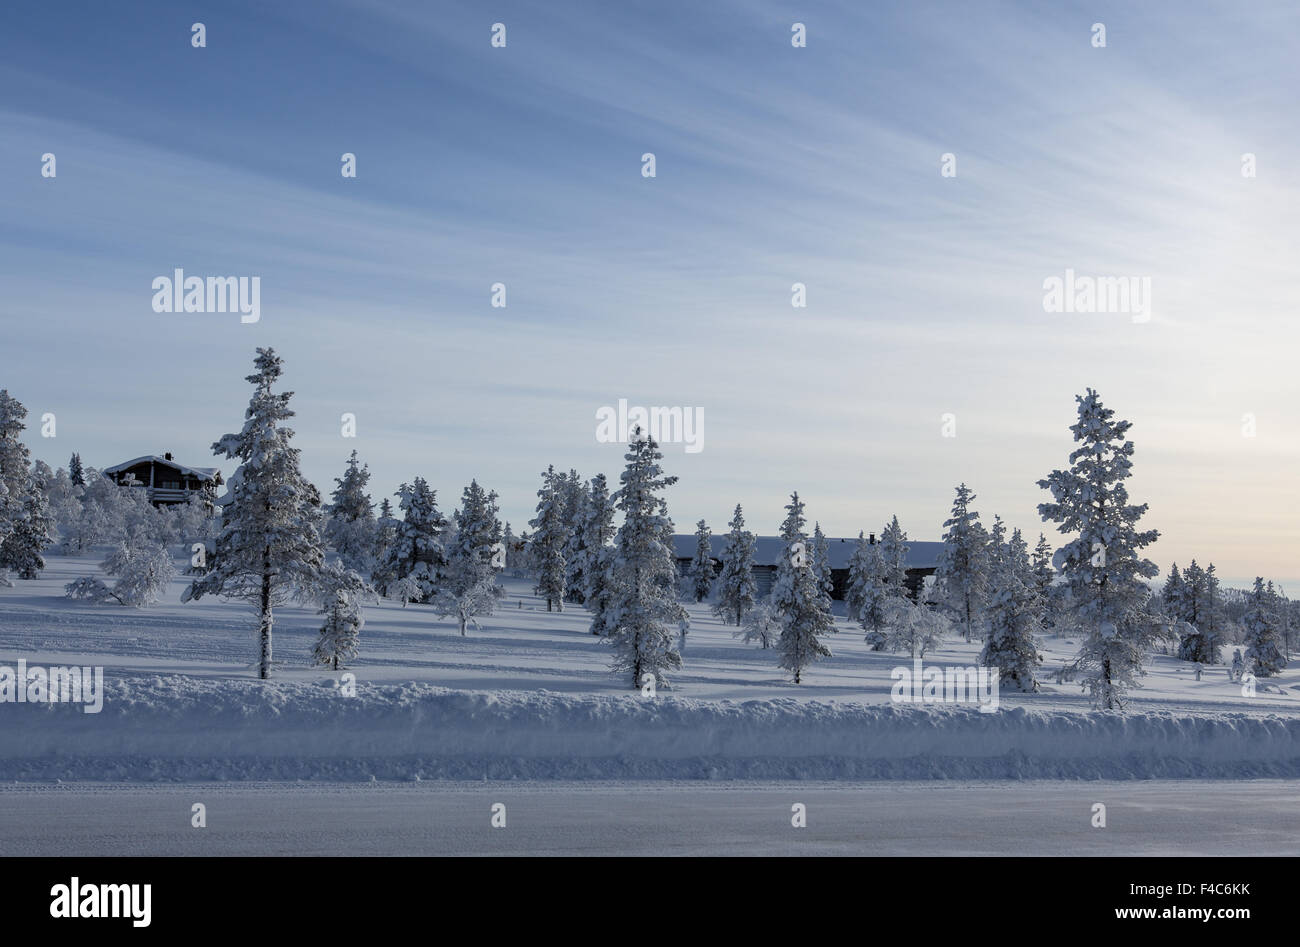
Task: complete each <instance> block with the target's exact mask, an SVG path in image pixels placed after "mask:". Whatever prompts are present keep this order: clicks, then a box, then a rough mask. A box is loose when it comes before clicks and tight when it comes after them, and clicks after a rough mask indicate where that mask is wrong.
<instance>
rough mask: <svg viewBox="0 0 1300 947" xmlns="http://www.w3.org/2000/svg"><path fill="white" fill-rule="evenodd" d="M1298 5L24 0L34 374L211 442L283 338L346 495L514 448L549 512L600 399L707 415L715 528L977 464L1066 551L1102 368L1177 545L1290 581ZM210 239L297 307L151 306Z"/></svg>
mask: <svg viewBox="0 0 1300 947" xmlns="http://www.w3.org/2000/svg"><path fill="white" fill-rule="evenodd" d="M194 22H203V23H204V24H205V26H206V28H207V46H206V48H203V49H195V48H193V47H192V46H191V45H190V25H191V24H192V23H194ZM494 22H503V23H505V24H506V29H507V46H506V47H505V48H504V49H495V48H492V47H491V45H490V43H489V39H490V33H491V25H492V23H494ZM794 22H803V23H804V24H806V27H807V34H808V46H807V48H804V49H795V48H792V47H791V45H790V26H791V24H792V23H794ZM1095 22H1103V23H1105V25H1106V32H1107V46H1106V48H1104V49H1097V48H1093V46H1092V45H1091V42H1090V38H1091V35H1092V34H1091V26H1092V24H1093V23H1095ZM1298 33H1300V9H1298V8H1296V7H1295V5H1294V4H1291V3H1252V4H1250V5H1249V6H1248V7H1235V6H1233V5H1229V4H1195V3H1177V4H1175V3H1145V4H1141V5H1135V4H1131V3H1087V4H1072V3H1052V4H1042V3H1029V2H1026V3H1007V4H997V3H958V2H946V3H916V2H907V3H873V4H871V5H870V6H869V7H868V6H865V5H862V4H855V3H845V4H829V3H798V4H786V3H770V4H769V3H729V2H710V3H706V4H700V3H675V2H656V3H653V4H651V3H626V4H597V3H586V4H572V3H564V2H556V3H547V4H537V3H535V2H529V3H508V2H506V3H493V4H488V5H485V4H475V3H463V4H437V5H435V4H428V3H365V2H355V3H354V2H335V0H324V2H319V0H313V2H310V3H292V2H288V3H275V4H265V3H247V4H246V3H238V2H222V3H208V4H205V3H194V4H184V5H178V4H175V3H133V4H121V5H112V6H108V5H103V4H99V3H84V4H58V5H53V6H52V5H48V4H47V5H43V6H38V5H31V4H27V5H9V6H7V7H6V8H5V9H4V11H3V12H0V172H2V173H3V182H4V183H3V185H2V186H0V248H2V252H0V281H2V282H3V286H4V292H3V293H2V294H0V319H3V325H4V331H3V335H2V336H0V338H3V339H4V346H3V354H0V386H3V387H7V388H8V389H9V390H10V392H11V394H13V395H14V396H15V397H17V398H19V399H20V400H22V401H23V402H24V403H25V404H26V405H27V406H28V408H29V410H30V411H31V412H32V415H33V419H35V418H38V417H39V416H40V415H41V414H42V413H44V412H47V411H50V412H54V413H55V414H56V417H57V419H58V420H57V423H58V427H57V437H56V438H53V439H42V438H40V437H38V436H36V433H35V431H32V432H31V433H32V435H33V436H32V437H31V438H30V439H29V440H30V443H31V446H32V448H33V451H34V453H35V454H36V455H37V456H39V457H41V458H43V459H45V460H47V461H48V462H50V463H51V464H65V463H66V461H67V457H68V455H69V454H70V453H71V452H72V451H73V450H76V451H79V452H80V453H81V455H82V457H83V459H84V460H85V461H86V462H87V463H89V464H93V465H97V466H106V465H108V464H112V463H116V462H119V461H121V460H124V459H127V458H129V457H133V456H136V455H139V454H144V453H152V452H162V451H164V450H171V451H173V452H174V453H175V454H176V455H177V456H178V457H180V458H182V459H183V460H185V461H187V462H189V463H191V464H196V465H203V464H210V463H218V462H217V461H213V460H209V459H208V458H209V457H210V456H211V455H210V450H209V445H210V444H211V442H212V441H213V440H215V439H216V438H217V437H218V436H220V435H221V434H223V433H225V432H226V431H229V430H234V429H237V427H238V426H239V424H240V423H241V422H242V412H243V408H244V405H245V404H246V402H247V396H248V385H247V384H246V383H245V382H244V381H243V376H244V375H246V374H247V373H248V371H249V370H250V369H251V360H252V356H253V349H254V347H255V346H258V345H273V346H274V347H275V348H276V349H277V350H278V351H279V352H280V354H281V355H282V356H283V357H284V359H285V362H286V381H287V384H288V386H289V387H290V388H292V389H293V390H295V391H296V392H297V395H296V396H295V400H294V403H295V407H296V409H297V410H298V412H299V414H298V417H297V419H296V424H295V429H296V430H297V432H298V436H297V443H298V445H299V446H300V447H301V448H302V450H303V463H304V468H305V470H306V472H307V473H308V475H309V476H310V477H312V479H313V480H315V481H316V482H317V483H318V484H319V485H321V487H322V488H323V489H325V490H326V491H328V489H329V488H330V487H332V482H333V481H332V478H333V477H335V476H337V475H338V474H339V473H340V472H341V470H342V467H343V464H344V462H345V460H346V458H347V456H348V454H349V452H350V451H351V450H352V449H353V448H354V447H355V448H356V449H357V450H358V451H359V453H360V455H361V457H362V459H363V460H365V461H366V462H368V463H369V465H370V467H371V469H372V471H373V473H374V480H373V482H372V486H373V487H374V488H375V490H374V492H375V495H376V499H378V497H379V496H380V495H382V494H387V493H389V492H391V491H392V490H393V489H394V488H395V487H396V485H397V484H398V483H399V482H400V481H402V480H409V479H411V478H413V477H414V476H416V475H420V476H424V477H425V478H427V479H428V480H429V481H430V482H431V484H432V485H434V486H435V487H436V488H437V489H438V491H439V498H440V505H441V506H442V508H443V509H444V510H445V511H448V512H449V511H450V509H451V508H452V507H453V506H454V505H455V502H456V499H457V498H458V497H459V494H460V490H461V488H462V487H463V485H464V484H465V483H467V482H468V481H469V479H470V478H471V477H477V478H478V479H479V480H480V482H482V483H484V484H486V485H489V486H491V487H492V488H494V489H496V490H497V491H498V492H499V493H501V495H502V504H503V513H504V515H505V516H506V517H507V518H509V519H510V520H511V521H512V523H513V525H514V526H515V529H516V531H518V530H519V529H520V528H522V527H523V525H524V521H526V520H527V518H528V517H529V515H530V513H531V508H532V505H533V502H534V496H533V494H534V491H535V490H536V487H537V480H538V476H537V475H538V472H539V471H541V470H542V469H544V468H545V467H546V465H547V464H549V463H554V464H555V465H556V466H557V467H563V468H565V469H567V468H569V467H575V468H577V469H578V470H579V471H581V472H582V473H583V474H584V475H590V474H592V473H595V472H597V471H604V472H606V473H607V474H608V475H610V476H611V478H616V476H617V473H618V470H619V468H620V467H621V465H622V460H621V454H622V451H621V449H620V448H619V447H618V446H617V445H609V444H601V443H597V441H596V439H595V437H594V430H595V412H596V410H597V409H598V408H599V407H601V406H603V405H614V404H616V403H617V401H618V399H619V398H627V399H628V400H629V402H631V403H632V404H642V405H681V406H687V407H699V408H702V409H703V412H704V416H705V431H704V437H705V440H704V450H702V451H701V452H699V453H694V454H687V453H685V452H684V451H683V449H682V447H681V445H667V446H666V454H667V456H666V459H665V466H666V468H667V470H668V472H670V473H675V474H678V475H679V476H680V477H681V482H680V483H679V484H678V485H677V486H676V487H674V488H673V489H672V491H671V493H670V496H669V500H670V508H671V511H672V513H673V515H674V517H675V519H676V520H677V522H678V524H679V528H681V529H682V530H683V531H685V530H687V529H688V528H689V525H690V524H693V523H694V522H695V521H696V520H698V519H699V518H701V517H703V518H705V519H707V520H708V521H709V523H710V524H711V525H712V526H713V527H714V529H715V530H722V529H724V528H725V522H726V520H727V518H728V517H729V515H730V511H731V509H732V507H733V506H734V505H735V503H737V502H740V503H743V504H744V506H745V509H746V512H747V514H748V518H749V524H750V527H751V528H753V529H756V530H757V531H759V532H763V533H771V532H775V531H776V528H777V526H778V524H779V523H780V520H781V518H782V515H783V511H782V506H783V504H784V503H785V502H786V499H785V498H786V496H787V495H788V493H789V491H790V490H792V489H798V490H799V492H800V494H801V495H802V496H804V497H805V499H806V500H807V501H808V504H809V507H808V512H809V515H810V517H812V518H814V519H817V520H820V521H821V523H822V525H823V527H824V528H825V529H826V531H827V533H828V534H831V535H848V534H854V535H855V534H856V532H857V531H858V530H859V529H866V530H868V531H873V530H874V531H877V532H878V531H879V529H880V527H881V525H882V524H883V522H884V521H885V520H886V519H887V518H888V517H889V516H890V515H891V514H893V513H897V514H898V516H899V518H900V520H901V522H902V523H903V526H904V528H906V529H907V530H908V531H909V533H910V534H911V535H912V537H913V538H916V539H927V540H928V539H937V538H938V537H939V534H940V531H941V526H940V524H941V523H942V521H943V519H944V518H945V516H946V512H947V509H948V507H949V505H950V502H951V498H952V489H953V486H954V485H955V484H956V483H957V482H958V481H962V480H964V481H966V482H967V483H969V484H970V485H971V486H972V487H973V488H974V489H975V490H976V492H977V494H978V495H979V500H978V501H977V504H976V505H977V507H978V509H979V510H980V511H981V512H982V513H983V514H984V516H985V518H986V519H991V517H992V514H993V513H994V512H999V513H1001V514H1002V516H1003V517H1004V518H1005V519H1006V520H1007V521H1008V522H1009V523H1010V524H1011V525H1013V526H1020V527H1022V528H1024V529H1025V530H1026V531H1027V532H1028V533H1029V534H1030V536H1031V541H1032V538H1034V537H1036V536H1037V533H1038V531H1039V530H1040V529H1041V528H1043V527H1042V524H1041V523H1040V521H1039V520H1038V517H1037V515H1036V512H1035V510H1036V506H1037V504H1038V503H1039V502H1041V501H1042V500H1043V499H1045V498H1046V495H1045V493H1044V491H1041V490H1040V489H1038V488H1037V487H1036V486H1035V482H1036V481H1037V479H1039V478H1040V477H1042V476H1044V475H1046V474H1047V473H1048V472H1049V471H1050V470H1051V469H1053V468H1054V467H1058V466H1063V465H1064V464H1065V463H1066V457H1067V454H1068V452H1069V450H1070V449H1071V446H1072V445H1071V442H1070V439H1069V432H1068V430H1067V427H1068V425H1069V424H1070V423H1071V421H1072V420H1073V416H1074V395H1075V394H1077V393H1079V392H1082V391H1083V390H1084V389H1085V388H1086V387H1088V386H1092V387H1095V388H1097V389H1098V390H1099V391H1100V392H1101V394H1102V397H1103V399H1104V400H1105V401H1106V403H1107V404H1108V405H1109V406H1111V407H1113V408H1115V409H1116V410H1117V411H1118V412H1119V414H1120V415H1121V416H1123V417H1127V418H1129V419H1131V420H1132V421H1133V422H1134V429H1133V437H1134V440H1135V442H1136V444H1137V448H1138V452H1137V458H1136V476H1135V477H1134V480H1133V482H1132V494H1133V497H1134V499H1135V500H1138V501H1146V502H1150V504H1151V512H1150V513H1149V515H1148V517H1147V522H1148V523H1149V525H1151V526H1154V527H1156V528H1158V529H1160V530H1161V531H1162V533H1163V536H1162V538H1161V540H1160V542H1159V544H1158V545H1157V546H1156V547H1154V549H1153V552H1152V555H1153V558H1155V559H1156V560H1157V562H1158V563H1159V564H1160V565H1161V567H1162V568H1167V567H1168V564H1169V562H1170V561H1175V560H1176V561H1178V562H1180V563H1184V564H1185V563H1186V561H1187V560H1189V559H1190V558H1192V557H1193V556H1194V557H1196V558H1197V559H1198V560H1200V561H1202V562H1205V561H1206V560H1213V561H1215V562H1216V563H1217V564H1218V566H1219V571H1220V573H1221V574H1222V575H1223V576H1225V577H1227V578H1229V579H1232V580H1235V581H1245V580H1246V579H1247V578H1249V577H1250V576H1253V575H1255V574H1257V573H1263V574H1265V575H1268V576H1272V577H1274V578H1277V579H1280V580H1284V581H1287V582H1291V583H1293V584H1294V583H1295V582H1296V581H1297V580H1298V579H1300V554H1298V553H1297V551H1296V550H1297V539H1298V538H1300V536H1298V534H1300V503H1297V501H1296V499H1295V489H1294V484H1295V480H1296V471H1297V467H1298V464H1300V423H1298V422H1297V417H1296V407H1295V406H1296V404H1297V403H1298V401H1300V398H1298V397H1297V395H1300V381H1297V375H1296V372H1295V370H1294V366H1295V361H1296V351H1297V346H1296V343H1297V341H1300V329H1297V323H1296V314H1297V312H1298V311H1300V284H1298V283H1297V281H1296V279H1295V278H1294V273H1295V248H1296V247H1297V246H1300V239H1298V238H1300V224H1298V223H1297V214H1296V212H1295V208H1296V207H1297V206H1300V200H1298V198H1300V186H1298V185H1297V182H1298V181H1300V173H1298V172H1300V167H1298V165H1300V158H1297V156H1298V155H1300V140H1298V139H1300V135H1298V134H1297V123H1296V118H1295V107H1294V103H1295V101H1296V99H1297V91H1298V89H1297V85H1300V80H1298V75H1300V74H1298V73H1297V71H1296V69H1295V61H1294V59H1295V56H1294V37H1295V36H1296V35H1297V34H1298ZM46 152H51V153H54V154H55V155H56V156H57V167H58V174H57V177H56V178H53V179H49V178H43V177H41V175H40V156H41V155H42V154H44V153H46ZM344 152H351V153H354V154H355V155H356V156H357V167H358V176H357V177H356V179H344V178H342V177H341V175H340V173H339V168H340V160H339V159H340V155H341V154H343V153H344ZM644 152H653V153H654V154H655V155H656V164H657V176H656V177H655V178H653V179H646V178H643V177H642V176H641V173H640V168H641V161H640V159H641V155H642V154H643V153H644ZM945 152H951V153H953V154H955V155H956V156H957V172H958V173H957V176H956V177H955V178H943V177H941V175H940V173H939V169H940V156H941V155H942V154H944V153H945ZM1246 152H1250V153H1254V154H1255V155H1256V156H1257V165H1258V176H1257V177H1255V178H1253V179H1247V178H1243V177H1242V175H1241V173H1240V167H1241V155H1242V154H1243V153H1246ZM176 267H183V268H184V269H185V271H186V273H187V274H189V275H250V276H251V275H256V276H260V277H261V283H262V318H261V321H260V322H258V323H256V324H242V323H241V322H240V321H239V318H238V316H237V315H231V314H218V313H162V314H159V313H155V312H153V310H152V308H151V305H150V302H151V299H152V290H151V289H150V285H151V281H152V280H153V279H154V278H155V277H157V276H162V275H170V273H171V272H172V270H173V269H174V268H176ZM1067 268H1071V269H1074V270H1075V271H1076V272H1078V273H1080V274H1096V275H1114V276H1127V275H1132V276H1146V277H1150V278H1151V280H1152V293H1153V300H1154V303H1153V309H1152V318H1151V320H1150V321H1149V322H1146V323H1140V324H1135V323H1134V322H1133V321H1132V320H1131V318H1130V317H1129V316H1127V315H1124V314H1114V313H1088V314H1081V313H1071V314H1053V313H1046V312H1044V310H1043V305H1042V297H1043V289H1042V284H1043V280H1044V279H1046V278H1048V277H1050V276H1053V275H1058V276H1059V275H1062V274H1063V273H1064V271H1065V270H1066V269H1067ZM498 281H500V282H504V283H505V284H506V285H507V288H508V300H509V304H508V306H507V308H505V309H494V308H492V307H491V306H490V304H489V288H490V286H491V285H492V284H493V283H494V282H498ZM794 282H802V283H804V284H806V285H807V287H808V307H807V308H806V309H794V308H792V307H791V305H790V287H791V284H792V283H794ZM343 412H353V413H355V414H356V415H357V418H358V435H359V436H358V437H357V438H356V439H354V440H353V439H344V438H342V437H341V436H340V433H339V416H340V414H342V413H343ZM946 413H951V414H954V415H955V416H956V419H957V436H956V437H955V438H945V437H942V436H941V418H942V416H943V415H944V414H946ZM1247 413H1249V414H1252V415H1254V416H1255V418H1256V423H1257V434H1256V436H1255V437H1250V438H1247V437H1243V436H1242V434H1241V430H1242V418H1243V415H1245V414H1247ZM220 463H221V465H222V466H223V467H224V468H226V469H227V473H229V468H230V463H229V462H228V461H221V462H220ZM1053 538H1055V537H1053Z"/></svg>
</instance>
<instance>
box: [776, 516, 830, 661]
mask: <svg viewBox="0 0 1300 947" xmlns="http://www.w3.org/2000/svg"><path fill="white" fill-rule="evenodd" d="M785 509H786V516H785V520H784V522H782V524H781V542H782V553H781V557H780V559H778V560H777V564H776V576H775V578H774V579H773V581H772V594H771V596H770V602H771V607H772V611H773V612H774V613H775V614H776V617H777V621H778V622H779V623H780V626H781V635H780V637H779V638H778V639H777V643H776V648H777V651H778V652H779V654H780V659H779V662H778V663H779V664H780V666H781V667H783V668H785V669H786V670H788V671H790V672H791V674H793V676H794V682H795V683H796V684H799V683H802V681H803V672H804V669H805V668H806V667H808V665H809V664H811V663H812V662H813V661H816V660H817V659H818V658H820V657H827V656H829V655H830V653H831V651H830V648H828V647H827V646H826V645H825V644H824V643H823V642H822V640H821V636H822V635H824V634H832V633H834V631H835V620H834V619H833V618H832V617H831V613H830V610H829V609H828V608H826V607H825V603H824V599H823V597H822V591H821V588H820V587H819V586H818V583H817V574H816V573H815V572H814V571H813V567H812V566H813V562H812V560H813V550H812V549H811V548H809V543H808V536H807V535H806V534H805V533H804V525H805V524H806V522H807V520H805V518H804V503H803V501H802V500H800V499H799V492H798V491H795V492H794V493H791V494H790V502H789V503H787V504H786V507H785Z"/></svg>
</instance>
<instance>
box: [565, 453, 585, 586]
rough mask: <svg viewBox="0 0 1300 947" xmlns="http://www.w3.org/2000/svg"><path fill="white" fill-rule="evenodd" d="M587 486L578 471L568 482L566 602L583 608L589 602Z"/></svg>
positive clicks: (566, 501) (570, 473)
mask: <svg viewBox="0 0 1300 947" xmlns="http://www.w3.org/2000/svg"><path fill="white" fill-rule="evenodd" d="M588 499H589V498H588V493H587V487H586V485H585V484H583V482H582V478H581V477H580V476H579V475H578V472H577V471H576V470H570V471H569V475H568V476H567V477H566V478H565V479H564V527H565V538H564V600H565V601H566V602H573V603H575V604H578V605H581V604H582V603H583V601H584V600H585V599H586V593H587V575H586V568H587V566H588V565H589V561H588V556H587V554H586V551H587V550H586V535H585V534H584V533H583V531H582V524H583V522H584V521H585V520H586V518H587V503H588Z"/></svg>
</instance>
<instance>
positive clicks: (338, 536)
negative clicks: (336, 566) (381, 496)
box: [325, 451, 379, 575]
mask: <svg viewBox="0 0 1300 947" xmlns="http://www.w3.org/2000/svg"><path fill="white" fill-rule="evenodd" d="M334 483H335V487H334V493H333V500H334V502H333V503H331V504H330V505H329V507H328V508H327V513H328V518H327V519H326V521H325V540H326V542H328V543H329V544H330V545H331V546H333V547H334V551H335V552H337V553H338V554H339V561H340V562H342V563H343V566H344V567H345V568H347V569H352V570H353V571H355V572H358V573H360V574H361V575H370V574H371V573H373V572H374V570H375V547H376V544H377V542H378V539H379V526H378V523H377V522H376V521H375V505H374V504H373V503H372V502H371V501H370V495H369V494H368V493H367V492H366V485H367V484H368V483H370V468H369V467H367V466H365V465H364V464H362V463H361V462H360V461H359V460H358V459H357V452H356V451H353V452H352V456H351V457H350V458H349V459H348V466H347V469H346V470H345V471H343V476H342V477H335V478H334Z"/></svg>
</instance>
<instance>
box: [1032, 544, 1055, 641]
mask: <svg viewBox="0 0 1300 947" xmlns="http://www.w3.org/2000/svg"><path fill="white" fill-rule="evenodd" d="M1033 565H1034V585H1036V586H1037V587H1038V596H1039V599H1040V600H1041V601H1042V603H1043V627H1044V628H1051V627H1052V626H1053V625H1055V624H1056V609H1057V605H1056V594H1055V592H1056V590H1055V588H1054V587H1053V585H1052V583H1054V582H1055V581H1056V570H1055V569H1054V568H1053V567H1052V544H1051V543H1049V542H1048V541H1047V537H1046V536H1044V535H1043V534H1042V533H1039V534H1038V543H1037V545H1035V546H1034V558H1033Z"/></svg>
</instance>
